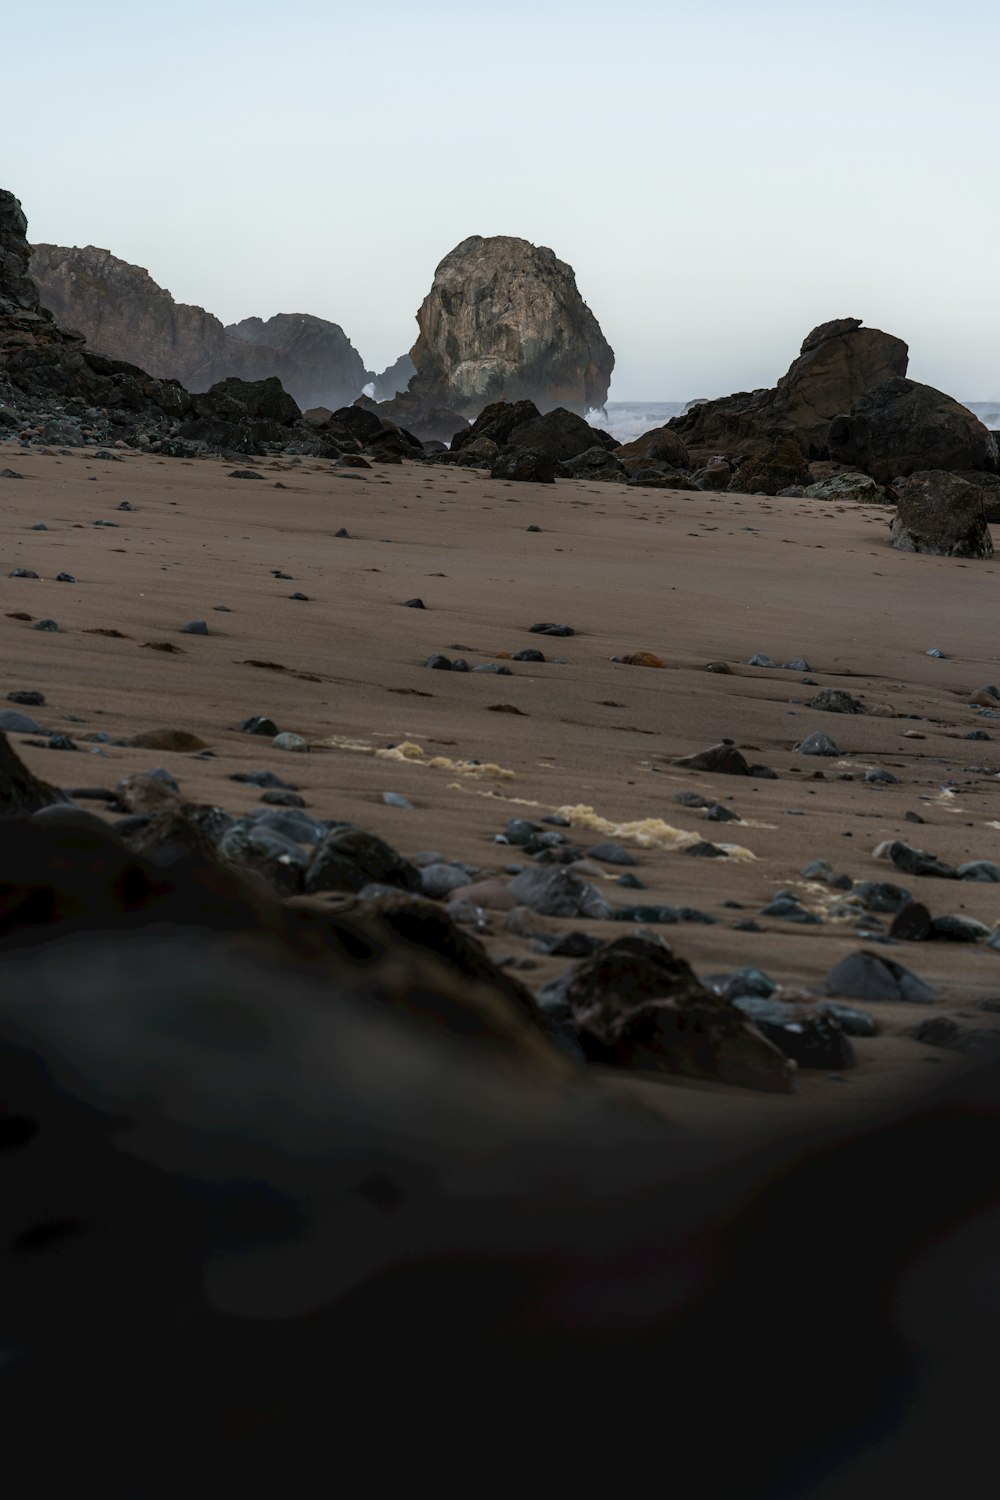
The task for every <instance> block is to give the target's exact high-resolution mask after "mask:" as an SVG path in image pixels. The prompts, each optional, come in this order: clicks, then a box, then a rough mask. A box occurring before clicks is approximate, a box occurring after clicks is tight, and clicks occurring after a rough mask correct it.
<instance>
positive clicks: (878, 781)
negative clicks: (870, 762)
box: [864, 766, 899, 786]
mask: <svg viewBox="0 0 1000 1500" xmlns="http://www.w3.org/2000/svg"><path fill="white" fill-rule="evenodd" d="M864 780H865V781H866V782H867V783H868V785H869V786H898V785H899V777H898V776H894V775H893V774H892V772H891V771H887V770H886V769H885V767H884V766H876V767H875V768H874V769H873V770H871V771H866V772H865V774H864Z"/></svg>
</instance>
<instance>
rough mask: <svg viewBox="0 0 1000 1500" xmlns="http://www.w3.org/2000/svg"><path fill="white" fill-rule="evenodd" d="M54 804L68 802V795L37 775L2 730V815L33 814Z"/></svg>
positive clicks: (0, 771) (0, 789) (20, 816)
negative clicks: (30, 769)
mask: <svg viewBox="0 0 1000 1500" xmlns="http://www.w3.org/2000/svg"><path fill="white" fill-rule="evenodd" d="M54 804H62V805H66V804H68V798H67V797H66V796H65V794H64V793H63V792H60V791H59V790H58V789H57V788H56V787H54V786H49V785H48V783H47V782H45V781H40V780H39V778H38V777H37V776H34V775H33V774H32V772H31V771H29V770H28V768H27V766H26V765H24V763H23V762H22V761H21V759H20V757H19V756H18V754H17V752H16V751H15V750H14V748H13V747H12V746H11V744H10V743H9V741H8V739H7V736H6V734H4V733H3V732H2V731H0V819H6V818H24V817H30V816H31V814H32V813H35V812H37V811H38V810H39V808H42V807H51V806H52V805H54Z"/></svg>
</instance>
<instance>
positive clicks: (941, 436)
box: [827, 371, 998, 484]
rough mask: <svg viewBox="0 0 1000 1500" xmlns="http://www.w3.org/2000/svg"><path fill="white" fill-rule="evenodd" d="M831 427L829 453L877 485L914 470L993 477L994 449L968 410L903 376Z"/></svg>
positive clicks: (868, 395) (873, 391)
mask: <svg viewBox="0 0 1000 1500" xmlns="http://www.w3.org/2000/svg"><path fill="white" fill-rule="evenodd" d="M841 411H842V412H846V415H840V416H836V417H835V418H834V420H833V421H832V422H831V423H830V428H829V433H828V440H827V442H828V448H829V453H830V457H831V458H832V459H834V460H836V462H837V463H842V464H850V465H851V466H852V467H856V468H859V469H863V470H864V471H865V473H867V474H871V475H872V476H873V477H874V478H875V479H877V480H878V481H879V483H880V484H890V483H891V482H892V481H893V480H894V479H895V478H896V477H897V476H898V475H903V476H906V475H910V474H915V473H916V472H917V471H918V470H940V469H963V470H966V469H968V470H978V469H983V470H986V471H987V472H988V473H996V472H997V467H998V462H997V444H996V438H995V436H994V434H993V433H991V432H990V431H988V429H987V428H986V427H984V426H983V424H982V422H980V421H979V419H978V417H976V416H974V415H973V413H972V412H971V411H969V409H968V407H965V406H962V405H960V403H959V402H957V401H954V400H953V399H952V398H951V397H950V396H946V395H944V394H943V392H941V391H936V390H934V389H933V387H931V386H929V385H919V384H918V383H917V382H916V381H914V380H905V379H904V378H903V372H902V371H900V372H899V374H898V375H896V376H894V377H893V378H892V379H890V380H885V381H883V382H882V383H881V384H879V385H876V386H875V387H874V388H872V389H869V390H868V391H867V392H866V393H865V394H863V395H861V396H859V397H858V399H857V400H856V401H855V402H854V404H853V405H852V406H851V407H850V408H849V409H848V408H846V407H842V408H841Z"/></svg>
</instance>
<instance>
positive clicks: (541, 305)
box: [410, 234, 615, 417]
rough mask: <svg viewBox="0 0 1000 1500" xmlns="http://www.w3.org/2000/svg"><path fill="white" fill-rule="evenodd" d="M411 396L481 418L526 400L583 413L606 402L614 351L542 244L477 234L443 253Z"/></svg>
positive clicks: (421, 317)
mask: <svg viewBox="0 0 1000 1500" xmlns="http://www.w3.org/2000/svg"><path fill="white" fill-rule="evenodd" d="M417 323H418V325H419V328H420V334H419V337H418V338H417V342H416V343H415V344H414V346H413V348H412V349H411V351H410V355H411V358H412V360H413V363H414V365H415V366H416V371H417V373H416V375H415V376H414V377H413V380H412V381H411V382H410V390H411V392H412V393H413V394H414V395H416V396H418V397H419V398H420V399H421V400H423V401H425V402H433V403H434V404H437V405H443V406H453V407H455V408H456V409H457V410H459V411H460V412H461V413H462V414H463V415H464V416H467V417H475V416H476V415H477V414H478V413H479V412H480V411H482V409H483V407H484V406H487V405H488V404H489V403H490V402H492V401H497V400H501V399H502V400H508V401H517V400H520V399H522V398H525V397H527V398H528V399H530V400H532V401H535V402H537V403H538V405H539V406H540V407H542V408H544V409H548V408H551V407H553V406H565V407H567V408H569V409H570V410H571V411H574V412H577V413H578V414H579V415H581V416H582V415H584V414H585V413H586V412H587V411H588V410H590V409H592V408H595V407H602V406H603V405H604V403H605V401H606V400H607V398H608V386H609V384H610V381H611V372H612V370H613V369H614V363H615V357H614V352H613V351H612V349H611V347H610V345H609V344H608V342H607V340H606V339H605V337H604V335H603V334H602V332H601V329H600V326H599V325H598V322H597V319H596V318H595V317H594V315H593V313H592V312H591V311H590V308H589V307H588V306H587V304H586V303H585V302H584V300H583V298H582V297H581V296H580V293H579V291H578V290H577V285H576V277H575V276H574V274H573V270H572V268H571V267H570V266H568V265H567V264H566V263H565V262H564V261H561V260H558V259H557V258H556V256H555V254H554V253H553V252H552V251H551V250H549V249H547V248H546V247H544V246H540V245H532V244H530V243H529V242H528V241H527V240H521V239H516V238H514V237H513V236H511V235H495V236H493V237H491V238H489V239H484V238H483V237H482V235H478V234H476V235H471V236H470V237H469V239H467V240H463V241H462V243H461V244H460V245H457V246H456V247H455V249H454V250H452V251H451V252H450V254H448V255H446V256H445V258H444V260H442V261H441V263H440V265H439V266H438V268H437V270H436V271H435V273H434V282H433V285H432V286H431V289H430V291H429V292H428V294H427V296H426V297H425V298H424V301H423V303H422V304H421V307H420V310H419V312H418V313H417Z"/></svg>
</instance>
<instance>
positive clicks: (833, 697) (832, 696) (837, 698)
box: [806, 688, 865, 714]
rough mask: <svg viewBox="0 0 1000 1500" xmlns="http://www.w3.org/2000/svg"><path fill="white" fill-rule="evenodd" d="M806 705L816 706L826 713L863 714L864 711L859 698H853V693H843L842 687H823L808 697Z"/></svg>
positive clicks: (809, 706) (808, 706)
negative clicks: (813, 695)
mask: <svg viewBox="0 0 1000 1500" xmlns="http://www.w3.org/2000/svg"><path fill="white" fill-rule="evenodd" d="M806 707H807V708H818V709H820V710H821V711H822V712H823V713H827V714H863V713H864V711H865V708H864V704H863V703H862V702H861V699H860V698H855V696H854V694H853V693H845V692H844V690H843V689H842V688H823V689H822V690H821V691H820V692H818V693H817V694H816V696H815V697H814V698H810V699H809V702H808V703H807V704H806Z"/></svg>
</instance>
